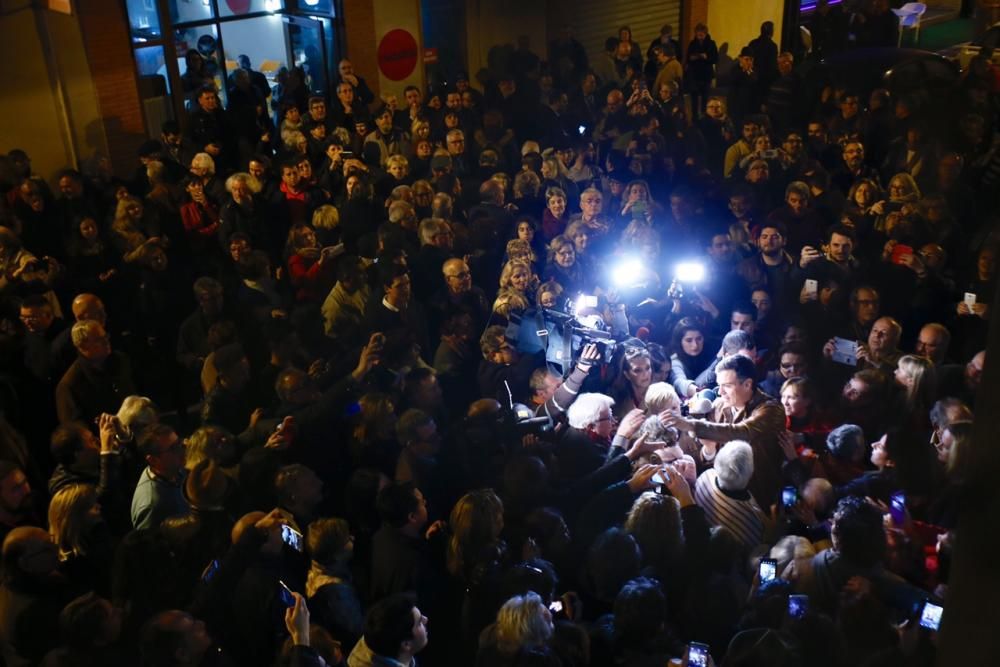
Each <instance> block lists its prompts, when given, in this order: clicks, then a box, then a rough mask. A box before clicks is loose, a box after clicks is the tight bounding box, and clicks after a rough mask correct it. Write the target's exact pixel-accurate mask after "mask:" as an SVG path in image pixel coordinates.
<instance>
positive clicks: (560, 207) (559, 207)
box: [549, 197, 566, 218]
mask: <svg viewBox="0 0 1000 667" xmlns="http://www.w3.org/2000/svg"><path fill="white" fill-rule="evenodd" d="M549 212H551V213H552V216H553V217H555V218H562V216H563V213H565V212H566V199H565V198H563V197H549Z"/></svg>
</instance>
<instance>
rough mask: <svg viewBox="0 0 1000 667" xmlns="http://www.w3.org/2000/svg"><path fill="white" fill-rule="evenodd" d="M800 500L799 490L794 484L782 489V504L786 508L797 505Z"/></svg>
mask: <svg viewBox="0 0 1000 667" xmlns="http://www.w3.org/2000/svg"><path fill="white" fill-rule="evenodd" d="M798 502H799V492H798V489H796V488H795V487H794V486H786V487H785V488H783V489H782V490H781V505H782V506H783V507H784V508H785V509H791V508H792V507H795V504H796V503H798Z"/></svg>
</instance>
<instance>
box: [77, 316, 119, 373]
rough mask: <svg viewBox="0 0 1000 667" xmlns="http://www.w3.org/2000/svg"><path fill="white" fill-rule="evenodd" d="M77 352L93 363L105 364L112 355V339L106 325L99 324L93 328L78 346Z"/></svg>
mask: <svg viewBox="0 0 1000 667" xmlns="http://www.w3.org/2000/svg"><path fill="white" fill-rule="evenodd" d="M77 352H79V353H80V356H81V357H83V358H84V359H86V360H87V361H89V362H91V363H93V364H98V365H100V364H103V363H104V361H105V360H106V359H107V358H108V357H110V356H111V340H110V339H109V338H108V334H107V332H106V331H105V330H104V327H102V326H100V325H98V326H97V327H96V328H94V329H92V330H91V332H90V335H89V336H87V337H86V339H84V340H83V342H82V343H81V344H80V346H79V347H77Z"/></svg>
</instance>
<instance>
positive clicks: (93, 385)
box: [56, 320, 136, 424]
mask: <svg viewBox="0 0 1000 667" xmlns="http://www.w3.org/2000/svg"><path fill="white" fill-rule="evenodd" d="M70 335H71V337H72V340H73V347H75V348H76V352H77V358H76V361H74V362H73V364H72V365H71V366H70V367H69V370H67V371H66V374H65V375H63V377H62V379H61V380H60V381H59V384H58V386H57V387H56V412H57V413H58V416H59V422H60V423H62V424H65V423H67V422H71V421H82V422H84V423H85V424H89V423H90V422H92V421H93V420H94V418H96V417H97V416H98V415H99V414H101V413H102V412H107V413H110V414H114V413H116V412H118V408H119V407H121V404H122V401H123V400H125V397H126V396H129V395H130V394H134V393H136V390H135V383H134V382H133V381H132V367H131V365H130V364H129V359H128V357H127V356H125V355H124V354H122V353H121V352H116V351H114V350H112V348H111V340H110V339H109V338H108V333H107V331H105V329H104V326H103V325H102V324H101V323H100V322H98V321H96V320H80V321H79V322H77V323H76V324H74V325H73V328H72V330H71V333H70Z"/></svg>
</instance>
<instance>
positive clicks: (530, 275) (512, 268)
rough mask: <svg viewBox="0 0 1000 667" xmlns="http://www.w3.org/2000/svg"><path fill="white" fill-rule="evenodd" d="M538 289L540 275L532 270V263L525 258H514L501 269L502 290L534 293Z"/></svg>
mask: <svg viewBox="0 0 1000 667" xmlns="http://www.w3.org/2000/svg"><path fill="white" fill-rule="evenodd" d="M536 289H538V276H536V275H535V272H534V271H532V270H531V264H528V263H527V262H525V261H524V260H520V259H512V260H510V261H508V262H507V263H506V264H504V265H503V269H502V270H501V271H500V290H501V291H504V290H513V291H515V292H518V293H519V294H521V295H527V294H532V293H534V291H535V290H536Z"/></svg>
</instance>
